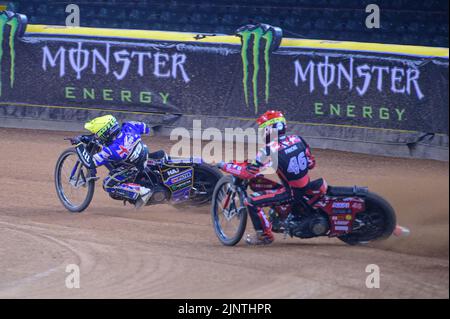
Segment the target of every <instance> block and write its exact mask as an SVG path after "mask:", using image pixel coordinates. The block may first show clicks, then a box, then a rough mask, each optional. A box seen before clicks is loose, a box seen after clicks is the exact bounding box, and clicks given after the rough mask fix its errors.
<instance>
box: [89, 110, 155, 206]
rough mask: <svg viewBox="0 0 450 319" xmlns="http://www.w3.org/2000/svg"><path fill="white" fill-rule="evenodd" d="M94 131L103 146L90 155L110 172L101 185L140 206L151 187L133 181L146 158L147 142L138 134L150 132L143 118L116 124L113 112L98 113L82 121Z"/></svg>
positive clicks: (119, 197) (113, 193) (114, 194)
mask: <svg viewBox="0 0 450 319" xmlns="http://www.w3.org/2000/svg"><path fill="white" fill-rule="evenodd" d="M84 128H85V129H87V130H88V131H90V132H92V133H93V134H95V136H96V137H97V138H98V139H99V141H100V143H101V144H102V150H101V151H100V152H98V153H97V154H95V155H94V156H93V161H94V164H95V166H102V165H104V166H105V167H106V168H108V170H109V175H108V176H107V177H106V178H105V180H104V181H103V189H104V190H105V191H107V192H108V193H109V195H110V196H111V197H112V198H114V199H119V200H124V201H125V200H128V201H130V202H131V203H134V204H135V206H136V208H139V207H141V206H143V205H145V204H146V203H147V201H148V200H149V198H150V197H151V195H152V191H151V189H149V188H147V187H144V186H141V185H139V184H136V183H134V181H135V179H136V177H137V176H138V174H139V172H142V171H143V170H144V168H145V166H146V163H147V159H148V149H147V146H146V145H145V144H144V143H143V142H142V140H141V135H142V134H149V133H150V127H149V126H148V125H147V124H145V123H142V122H125V123H123V124H122V125H120V124H119V122H118V121H117V119H116V118H115V117H114V116H112V115H105V116H101V117H97V118H95V119H93V120H91V121H89V122H87V123H86V124H85V125H84Z"/></svg>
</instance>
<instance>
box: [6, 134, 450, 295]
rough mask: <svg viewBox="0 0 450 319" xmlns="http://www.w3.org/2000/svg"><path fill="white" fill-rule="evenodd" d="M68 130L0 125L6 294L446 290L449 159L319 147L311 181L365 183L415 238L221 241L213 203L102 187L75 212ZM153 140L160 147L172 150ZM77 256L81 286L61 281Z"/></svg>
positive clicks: (428, 292) (153, 145)
mask: <svg viewBox="0 0 450 319" xmlns="http://www.w3.org/2000/svg"><path fill="white" fill-rule="evenodd" d="M72 135H73V133H62V132H47V131H36V130H14V129H0V141H1V142H0V154H1V155H0V169H1V175H0V185H1V191H0V242H1V243H2V244H1V245H0V298H40V297H43V298H80V297H81V298H88V297H90V298H110V297H112V298H421V297H424V298H448V297H449V290H448V289H449V278H448V276H449V260H448V244H449V237H448V236H449V196H448V180H449V170H448V163H442V162H436V161H426V160H406V159H392V158H384V157H376V156H367V155H358V154H351V153H344V152H334V151H321V150H317V151H315V154H316V157H317V160H318V167H317V169H315V170H314V172H313V176H324V177H326V179H327V180H328V182H329V184H331V185H333V184H336V185H338V184H340V185H353V184H360V185H365V186H369V187H370V189H371V190H372V191H375V192H378V193H380V194H382V195H383V196H384V197H385V198H386V199H388V200H389V201H390V202H391V204H392V205H393V207H394V208H395V209H396V212H397V215H398V222H399V224H401V225H404V226H407V227H409V228H410V229H411V232H412V234H411V236H410V237H409V238H391V239H389V240H387V241H385V242H382V243H377V244H375V245H371V246H370V247H367V246H366V247H350V246H347V245H345V244H343V243H342V242H340V241H339V240H337V239H328V238H319V239H311V240H300V239H287V240H283V238H282V236H278V237H277V240H276V242H275V243H274V244H273V245H271V246H268V247H247V246H245V245H244V244H242V243H241V244H239V245H238V246H236V247H224V246H222V245H221V244H220V243H219V242H218V240H217V238H216V237H215V235H214V232H213V229H212V225H211V221H210V215H209V208H208V207H202V208H199V209H191V210H188V211H179V210H176V209H174V208H172V207H170V206H168V205H159V206H152V207H146V208H144V209H142V210H139V211H136V210H134V209H133V208H132V207H131V206H125V207H124V206H122V204H121V202H119V201H113V200H110V199H109V198H108V197H107V195H106V194H105V193H104V192H103V190H102V189H101V185H100V184H99V183H98V184H97V188H96V192H95V195H94V200H93V201H92V203H91V206H90V207H89V208H88V209H87V210H86V211H85V212H83V213H81V214H69V213H68V212H67V211H66V210H65V209H64V208H63V207H62V205H61V204H60V203H59V201H58V199H57V197H56V194H55V190H54V184H53V170H54V165H55V162H56V159H57V158H58V156H59V154H60V153H61V152H62V151H63V150H64V149H65V148H67V147H68V145H67V142H66V141H63V139H62V138H63V137H66V136H72ZM147 142H148V145H149V146H150V147H151V149H153V150H156V149H158V148H163V149H166V150H168V149H169V145H170V142H169V141H168V140H167V139H163V138H153V139H148V140H147ZM101 173H102V177H103V176H104V174H105V172H104V171H102V172H101ZM250 230H251V229H250V228H248V231H250ZM72 263H74V264H77V265H79V266H80V275H81V288H80V289H67V288H66V286H65V279H66V276H67V275H68V273H66V272H65V271H66V266H67V265H68V264H72ZM368 264H376V265H378V266H379V267H380V271H381V282H380V284H381V287H380V288H379V289H368V288H366V286H365V281H366V276H367V275H368V273H366V272H365V269H366V266H367V265H368Z"/></svg>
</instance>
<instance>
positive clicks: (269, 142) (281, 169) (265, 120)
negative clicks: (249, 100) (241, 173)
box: [246, 110, 315, 245]
mask: <svg viewBox="0 0 450 319" xmlns="http://www.w3.org/2000/svg"><path fill="white" fill-rule="evenodd" d="M256 122H257V123H258V126H259V128H260V129H263V130H264V136H265V139H266V141H265V143H266V146H265V147H263V148H262V149H261V150H260V151H259V152H258V154H257V156H256V159H255V161H254V162H253V163H252V164H251V165H249V166H248V168H247V169H248V170H249V171H250V172H251V173H257V172H259V170H260V169H261V167H262V166H265V165H267V164H268V165H270V162H272V164H274V163H275V164H278V165H277V167H274V168H276V172H277V175H278V176H279V178H280V180H281V183H282V185H283V187H280V188H279V189H276V190H269V191H264V192H259V193H253V194H252V195H250V197H249V200H248V202H247V207H248V211H249V214H250V218H251V220H252V223H253V226H254V227H255V230H256V234H255V235H253V236H252V235H248V236H247V238H246V242H247V243H248V244H250V245H260V244H270V243H272V242H273V240H274V237H273V234H272V226H271V224H270V222H269V221H268V220H267V217H266V215H265V213H264V211H263V210H262V207H264V206H270V205H272V204H277V203H282V202H286V201H288V200H290V199H291V198H292V197H293V198H294V199H295V201H297V200H299V199H300V198H301V197H302V196H303V195H304V194H305V191H306V190H307V188H308V184H309V176H308V170H309V169H312V168H314V166H315V160H314V157H313V156H312V154H311V151H310V148H309V145H308V144H307V143H306V142H305V140H304V139H303V138H301V137H300V136H297V135H286V119H285V118H284V115H283V113H281V112H280V111H273V110H271V111H267V112H266V113H264V114H263V115H261V116H260V117H259V118H258V119H257V120H256ZM274 137H275V138H274Z"/></svg>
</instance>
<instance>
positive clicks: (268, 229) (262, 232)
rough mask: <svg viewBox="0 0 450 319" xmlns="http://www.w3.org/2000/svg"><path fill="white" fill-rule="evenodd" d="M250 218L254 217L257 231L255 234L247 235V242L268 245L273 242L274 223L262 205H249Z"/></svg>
mask: <svg viewBox="0 0 450 319" xmlns="http://www.w3.org/2000/svg"><path fill="white" fill-rule="evenodd" d="M247 208H248V211H249V213H250V214H249V215H250V218H251V219H252V223H253V226H254V227H255V230H256V233H255V234H253V235H247V237H246V238H245V242H246V243H247V244H248V245H268V244H271V243H272V242H273V239H274V238H273V234H272V224H271V223H270V221H269V220H268V219H267V216H266V214H265V213H264V210H262V208H260V207H255V206H252V205H248V206H247Z"/></svg>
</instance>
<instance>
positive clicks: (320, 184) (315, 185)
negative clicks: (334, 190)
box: [306, 178, 328, 195]
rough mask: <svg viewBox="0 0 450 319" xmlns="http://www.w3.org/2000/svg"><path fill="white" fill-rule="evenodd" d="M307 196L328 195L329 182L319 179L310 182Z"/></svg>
mask: <svg viewBox="0 0 450 319" xmlns="http://www.w3.org/2000/svg"><path fill="white" fill-rule="evenodd" d="M306 187H307V191H306V194H307V195H318V194H326V193H327V188H328V185H327V182H326V181H325V180H324V179H323V178H318V179H316V180H313V181H311V182H309V184H308V185H307V186H306Z"/></svg>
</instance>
